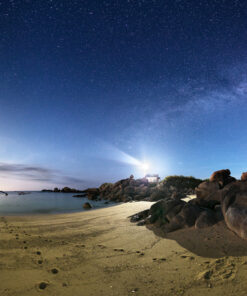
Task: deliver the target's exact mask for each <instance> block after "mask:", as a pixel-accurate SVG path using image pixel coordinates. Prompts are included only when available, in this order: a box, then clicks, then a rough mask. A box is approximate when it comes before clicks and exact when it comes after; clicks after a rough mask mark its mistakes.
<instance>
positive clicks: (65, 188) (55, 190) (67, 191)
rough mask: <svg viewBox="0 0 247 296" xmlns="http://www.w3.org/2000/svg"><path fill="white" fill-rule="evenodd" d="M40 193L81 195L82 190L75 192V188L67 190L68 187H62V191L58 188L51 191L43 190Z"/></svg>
mask: <svg viewBox="0 0 247 296" xmlns="http://www.w3.org/2000/svg"><path fill="white" fill-rule="evenodd" d="M41 191H42V192H63V193H81V192H83V191H82V190H77V189H75V188H69V187H64V188H62V189H59V188H57V187H56V188H54V189H53V190H52V189H43V190H41Z"/></svg>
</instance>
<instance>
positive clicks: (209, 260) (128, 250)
mask: <svg viewBox="0 0 247 296" xmlns="http://www.w3.org/2000/svg"><path fill="white" fill-rule="evenodd" d="M150 205H151V203H149V202H133V203H126V204H121V205H116V206H113V207H109V208H105V209H100V210H95V211H88V212H82V213H75V214H59V215H39V216H25V217H24V216H23V217H18V216H8V217H0V295H1V296H10V295H11V296H12V295H13V296H15V295H16V296H17V295H18V296H22V295H23V296H24V295H25V296H29V295H54V296H55V295H60V296H62V295H74V296H77V295H78V296H89V295H92V296H102V295H107V296H110V295H114V296H115V295H119V296H123V295H142V296H143V295H144V296H145V295H152V296H155V295H157V296H158V295H159V296H161V295H162V296H165V295H186V296H189V295H190V296H191V295H201V296H203V295H238V296H240V295H246V290H247V256H246V255H247V254H245V250H246V249H247V248H246V242H245V241H243V240H241V239H239V238H237V237H236V236H235V235H234V234H233V233H231V232H230V231H229V230H227V229H226V228H225V227H224V225H216V226H214V227H213V228H211V229H210V230H209V229H206V230H200V237H199V240H198V232H196V231H195V230H193V229H187V230H182V231H176V232H174V233H173V234H171V235H168V236H167V237H166V238H164V237H162V236H160V235H159V234H157V233H155V232H154V231H152V230H149V229H147V228H146V227H145V226H136V225H135V224H132V223H130V222H129V218H128V217H129V216H130V215H133V214H135V213H137V212H139V211H142V210H145V209H147V208H149V207H150ZM229 237H230V238H231V239H232V240H233V245H234V246H235V247H234V248H235V249H236V250H237V251H236V250H235V249H234V250H235V253H234V252H233V253H231V243H229V242H228V244H227V248H228V249H227V250H226V249H224V248H225V247H224V246H225V242H224V241H223V240H224V239H229ZM216 238H217V239H216ZM214 239H215V242H214V241H213V240H214ZM219 242H221V243H219ZM200 244H201V245H202V246H203V247H204V251H203V253H202V254H200V251H199V252H198V250H199V249H200ZM216 244H217V246H216ZM187 246H189V247H187ZM194 246H195V248H194V249H195V250H196V251H195V252H193V250H194V249H193V247H194ZM205 246H208V247H205ZM213 246H215V248H216V247H217V250H218V252H217V256H213V254H214V252H212V248H213ZM207 249H208V253H207V251H206V250H207ZM219 250H220V251H219ZM231 254H232V255H231Z"/></svg>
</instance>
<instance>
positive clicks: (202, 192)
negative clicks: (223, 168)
mask: <svg viewBox="0 0 247 296" xmlns="http://www.w3.org/2000/svg"><path fill="white" fill-rule="evenodd" d="M195 191H196V197H197V198H198V199H202V200H207V201H209V200H216V201H218V202H220V201H221V193H220V184H219V183H218V182H217V181H205V182H202V183H201V184H200V185H199V186H198V187H197V188H196V189H195Z"/></svg>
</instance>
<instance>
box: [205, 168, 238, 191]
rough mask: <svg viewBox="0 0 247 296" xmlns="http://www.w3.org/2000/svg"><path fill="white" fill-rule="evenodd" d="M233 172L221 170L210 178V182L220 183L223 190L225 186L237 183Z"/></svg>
mask: <svg viewBox="0 0 247 296" xmlns="http://www.w3.org/2000/svg"><path fill="white" fill-rule="evenodd" d="M230 175H231V171H230V170H229V169H225V170H219V171H216V172H214V173H213V174H212V175H211V176H210V178H209V181H210V182H218V183H219V185H220V187H221V188H223V187H224V186H225V185H227V184H229V183H231V182H233V181H236V179H235V178H233V177H231V176H230Z"/></svg>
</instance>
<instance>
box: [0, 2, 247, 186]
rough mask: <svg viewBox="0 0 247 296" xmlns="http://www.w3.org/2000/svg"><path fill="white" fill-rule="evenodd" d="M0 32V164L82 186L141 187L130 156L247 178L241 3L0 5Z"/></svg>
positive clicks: (166, 167)
mask: <svg viewBox="0 0 247 296" xmlns="http://www.w3.org/2000/svg"><path fill="white" fill-rule="evenodd" d="M0 27H1V35H0V63H1V68H0V78H1V79H0V140H1V145H0V153H1V157H0V162H3V163H6V164H13V165H19V164H20V165H26V166H29V167H30V166H37V167H42V168H45V169H47V170H51V171H56V170H58V171H59V172H61V174H62V175H64V176H70V178H71V179H66V180H64V178H63V177H61V180H60V181H61V183H63V184H64V185H71V184H70V183H72V180H74V179H73V178H76V180H77V179H79V180H80V179H81V180H88V181H86V183H85V182H84V181H83V182H84V183H83V182H82V186H87V184H89V183H90V184H95V185H97V184H99V183H101V182H104V181H114V180H117V179H119V178H124V177H126V176H128V175H130V174H131V173H134V174H137V175H136V176H138V177H140V176H141V175H140V172H138V170H136V168H135V167H133V166H131V165H130V164H126V163H125V164H123V162H121V154H123V153H125V154H126V155H129V156H130V157H134V158H135V159H138V160H140V161H141V160H148V161H149V162H150V163H153V166H152V168H153V170H154V171H153V172H150V173H159V174H160V175H161V176H162V177H164V176H165V175H167V174H185V175H196V176H197V177H201V178H204V177H208V175H209V174H210V173H211V171H212V170H215V169H220V168H225V167H229V168H231V169H232V172H233V174H234V175H235V176H238V175H240V173H241V171H242V170H246V169H247V168H246V161H247V159H246V158H247V157H246V153H245V151H246V145H247V139H246V136H245V134H246V133H245V126H246V115H245V114H246V111H247V110H246V95H247V77H246V68H247V58H246V44H247V35H246V28H247V3H246V1H183V0H177V1H174V0H173V1H163V0H160V1H151V0H146V1H144V0H143V1H137V0H136V1H134V0H133V1H131V0H129V1H124V0H123V1H73V0H71V1H63V0H57V1H56V0H50V1H46V0H44V1H27V0H26V1H25V0H20V1H18V0H12V1H0ZM102 143H107V145H105V144H102ZM109 146H111V147H115V148H114V149H115V150H114V151H117V150H119V151H121V153H119V158H120V159H119V161H116V158H117V157H118V156H117V155H114V157H113V155H112V153H113V152H112V150H111V149H108V148H106V147H109ZM138 174H139V175H138ZM56 180H57V179H56ZM0 182H1V183H5V184H6V182H7V181H6V180H3V181H2V179H1V180H0ZM40 182H41V181H39V182H38V180H36V181H35V182H34V181H33V183H32V184H33V188H40V187H42V186H43V185H44V183H40ZM76 182H77V181H76ZM87 182H88V183H87ZM18 184H19V183H18ZM23 184H24V183H23ZM76 184H77V183H76ZM54 185H55V183H54ZM6 186H7V185H6ZM18 186H20V184H19V185H18ZM23 186H24V185H23ZM28 186H29V187H30V188H31V187H32V186H31V185H30V184H29V185H28ZM6 188H8V186H7V187H6ZM11 188H15V182H14V177H13V180H12V183H11Z"/></svg>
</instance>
